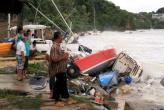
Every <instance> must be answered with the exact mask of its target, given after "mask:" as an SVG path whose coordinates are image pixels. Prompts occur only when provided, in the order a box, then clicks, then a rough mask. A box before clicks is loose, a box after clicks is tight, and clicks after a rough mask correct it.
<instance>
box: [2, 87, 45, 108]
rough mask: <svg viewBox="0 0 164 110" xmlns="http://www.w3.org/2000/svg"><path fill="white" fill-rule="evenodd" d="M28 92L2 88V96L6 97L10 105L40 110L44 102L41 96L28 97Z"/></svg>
mask: <svg viewBox="0 0 164 110" xmlns="http://www.w3.org/2000/svg"><path fill="white" fill-rule="evenodd" d="M26 95H27V93H26V92H23V91H15V90H7V89H4V90H0V98H1V99H6V101H7V102H9V104H10V105H12V106H14V107H16V108H18V109H23V110H39V109H40V106H41V104H42V101H41V98H40V96H36V97H33V98H32V97H26Z"/></svg>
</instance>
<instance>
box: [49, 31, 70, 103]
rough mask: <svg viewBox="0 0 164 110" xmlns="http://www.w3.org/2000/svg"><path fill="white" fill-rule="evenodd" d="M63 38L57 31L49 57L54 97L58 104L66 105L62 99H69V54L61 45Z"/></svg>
mask: <svg viewBox="0 0 164 110" xmlns="http://www.w3.org/2000/svg"><path fill="white" fill-rule="evenodd" d="M62 40H63V36H62V34H61V33H60V32H55V33H54V36H53V45H52V47H51V51H50V57H49V75H50V90H52V98H53V99H55V101H56V106H64V103H63V102H61V99H65V100H66V101H68V100H67V99H68V98H69V94H68V89H67V77H66V69H67V60H68V57H69V55H68V53H65V52H64V51H62V49H61V47H60V44H61V43H62ZM69 101H70V100H69ZM68 103H69V102H68Z"/></svg>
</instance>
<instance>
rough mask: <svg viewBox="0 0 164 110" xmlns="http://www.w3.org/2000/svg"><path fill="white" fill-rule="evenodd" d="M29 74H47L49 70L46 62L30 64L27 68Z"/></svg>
mask: <svg viewBox="0 0 164 110" xmlns="http://www.w3.org/2000/svg"><path fill="white" fill-rule="evenodd" d="M27 74H35V75H40V76H47V75H48V70H47V67H46V64H45V63H44V62H42V63H33V64H29V66H28V69H27Z"/></svg>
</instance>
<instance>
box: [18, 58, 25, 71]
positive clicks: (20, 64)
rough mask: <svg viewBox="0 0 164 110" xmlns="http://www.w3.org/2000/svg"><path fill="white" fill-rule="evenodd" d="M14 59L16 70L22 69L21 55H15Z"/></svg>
mask: <svg viewBox="0 0 164 110" xmlns="http://www.w3.org/2000/svg"><path fill="white" fill-rule="evenodd" d="M16 60H17V66H16V68H17V70H23V69H24V62H23V60H22V57H21V56H20V55H16Z"/></svg>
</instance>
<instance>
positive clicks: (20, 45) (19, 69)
mask: <svg viewBox="0 0 164 110" xmlns="http://www.w3.org/2000/svg"><path fill="white" fill-rule="evenodd" d="M22 40H23V37H22V36H21V35H18V37H17V44H16V60H17V66H16V73H17V80H18V81H21V80H23V69H24V62H25V54H26V51H25V44H24V42H23V41H22Z"/></svg>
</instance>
